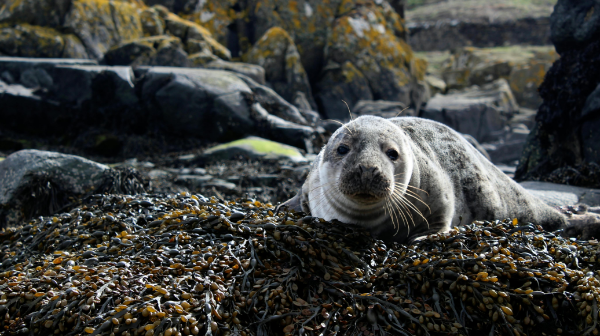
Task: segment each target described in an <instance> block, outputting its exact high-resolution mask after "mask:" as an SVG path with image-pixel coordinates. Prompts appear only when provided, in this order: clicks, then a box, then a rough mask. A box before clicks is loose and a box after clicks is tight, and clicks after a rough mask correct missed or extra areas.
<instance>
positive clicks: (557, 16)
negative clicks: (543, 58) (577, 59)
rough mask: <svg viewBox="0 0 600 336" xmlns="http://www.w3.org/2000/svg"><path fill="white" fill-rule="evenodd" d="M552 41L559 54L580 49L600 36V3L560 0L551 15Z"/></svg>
mask: <svg viewBox="0 0 600 336" xmlns="http://www.w3.org/2000/svg"><path fill="white" fill-rule="evenodd" d="M550 29H551V39H552V43H553V44H554V46H555V47H556V51H557V52H558V53H559V54H562V53H564V52H565V51H567V50H570V49H578V48H581V47H582V46H585V45H587V44H588V43H589V42H591V41H593V40H597V39H598V38H599V37H600V3H598V1H595V0H580V1H571V0H559V1H558V2H557V3H556V6H554V12H553V13H552V15H550Z"/></svg>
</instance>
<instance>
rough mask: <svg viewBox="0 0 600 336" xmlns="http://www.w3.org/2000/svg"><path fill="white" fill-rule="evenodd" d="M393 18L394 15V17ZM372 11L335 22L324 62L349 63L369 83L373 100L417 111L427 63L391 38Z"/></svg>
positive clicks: (379, 16)
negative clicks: (391, 102)
mask: <svg viewBox="0 0 600 336" xmlns="http://www.w3.org/2000/svg"><path fill="white" fill-rule="evenodd" d="M396 16H397V14H396ZM389 23H390V22H389V21H388V20H386V18H385V17H384V15H383V14H382V13H381V12H380V11H378V10H376V9H375V8H373V9H371V8H367V7H358V8H357V9H356V10H354V11H353V12H352V13H351V14H349V15H345V16H342V17H340V18H339V19H337V20H336V21H335V24H334V25H333V27H332V32H331V35H330V37H329V38H328V41H327V46H328V58H327V59H328V60H331V61H333V62H336V63H338V64H343V63H344V62H346V61H350V62H351V63H352V64H353V65H354V66H355V67H356V68H357V69H358V71H360V72H361V73H362V74H363V75H364V77H365V78H366V79H367V81H368V83H369V88H370V90H371V92H372V95H373V97H374V98H375V99H380V100H388V101H399V102H403V103H405V104H407V105H411V106H414V107H415V110H417V111H418V110H419V109H420V107H421V106H420V105H421V102H423V95H424V87H422V86H421V85H417V84H418V83H417V82H418V81H423V80H424V77H425V69H426V67H427V63H426V62H425V61H424V60H422V59H419V58H416V57H415V56H414V55H413V53H412V50H411V49H410V47H409V46H408V45H407V44H406V43H405V42H404V41H403V40H402V39H400V38H398V37H397V36H396V35H395V30H394V29H391V27H390V26H389Z"/></svg>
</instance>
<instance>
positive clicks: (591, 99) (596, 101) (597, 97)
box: [581, 84, 600, 118]
mask: <svg viewBox="0 0 600 336" xmlns="http://www.w3.org/2000/svg"><path fill="white" fill-rule="evenodd" d="M599 110H600V84H599V85H598V86H597V87H596V89H595V90H594V91H593V92H592V93H591V94H590V95H589V96H588V97H587V99H586V100H585V105H583V109H582V110H581V117H582V118H584V117H585V116H587V115H591V114H592V113H594V112H598V111H599Z"/></svg>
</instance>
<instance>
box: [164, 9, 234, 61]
mask: <svg viewBox="0 0 600 336" xmlns="http://www.w3.org/2000/svg"><path fill="white" fill-rule="evenodd" d="M165 23H166V26H167V29H168V31H169V33H171V34H173V35H175V36H177V37H179V38H180V39H181V40H182V41H184V42H185V41H186V40H187V39H194V40H199V41H205V42H206V43H208V45H210V47H211V49H212V52H213V54H215V55H216V56H217V57H219V58H222V59H224V60H230V59H231V53H230V52H229V50H228V49H227V48H225V46H223V45H222V44H220V43H219V42H217V40H215V39H214V38H213V37H212V35H211V33H210V32H209V31H208V30H207V29H206V28H204V27H202V26H201V25H199V24H197V23H195V22H192V21H188V20H185V19H182V18H180V17H179V16H177V15H175V14H173V13H169V14H168V15H167V17H166V18H165Z"/></svg>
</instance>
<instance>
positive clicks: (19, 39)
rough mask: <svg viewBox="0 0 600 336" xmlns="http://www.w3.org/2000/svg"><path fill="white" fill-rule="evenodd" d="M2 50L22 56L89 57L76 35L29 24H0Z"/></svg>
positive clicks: (8, 53)
mask: <svg viewBox="0 0 600 336" xmlns="http://www.w3.org/2000/svg"><path fill="white" fill-rule="evenodd" d="M0 50H1V51H2V52H3V53H5V54H7V55H10V56H21V57H50V58H59V57H65V58H89V55H88V53H87V51H86V49H85V47H84V45H83V44H82V43H81V41H80V40H79V39H78V38H77V37H76V36H75V35H73V34H62V33H60V32H58V31H57V30H55V29H53V28H46V27H39V26H32V25H29V24H17V25H14V26H10V27H1V26H0Z"/></svg>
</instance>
